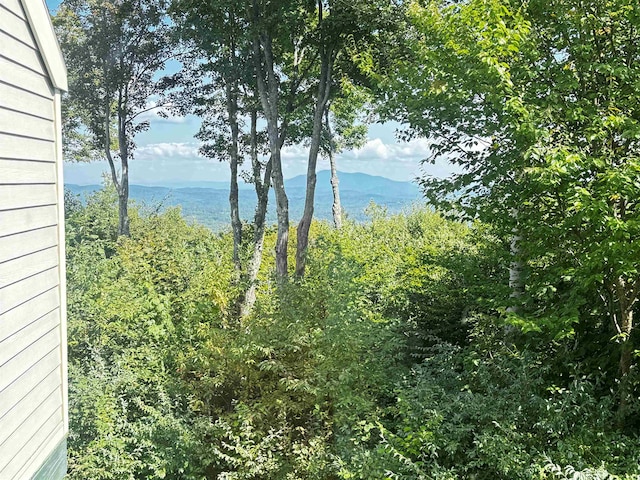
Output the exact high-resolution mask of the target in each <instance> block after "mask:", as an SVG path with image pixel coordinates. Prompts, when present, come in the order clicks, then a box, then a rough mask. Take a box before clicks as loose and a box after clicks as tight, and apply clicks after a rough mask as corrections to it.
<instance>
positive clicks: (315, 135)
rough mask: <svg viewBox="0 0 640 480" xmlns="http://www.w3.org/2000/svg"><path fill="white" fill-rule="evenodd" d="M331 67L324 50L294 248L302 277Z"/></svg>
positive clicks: (329, 55)
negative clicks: (303, 199) (305, 186)
mask: <svg viewBox="0 0 640 480" xmlns="http://www.w3.org/2000/svg"><path fill="white" fill-rule="evenodd" d="M332 67H333V53H332V51H331V50H328V51H326V52H324V55H323V56H322V64H321V66H320V81H319V83H318V96H317V99H316V106H315V111H314V113H313V130H312V133H311V145H310V147H309V162H308V164H307V192H306V195H305V201H304V211H303V213H302V218H301V219H300V223H299V224H298V230H297V236H298V244H297V248H296V276H297V277H303V276H304V272H305V267H306V259H307V247H308V246H309V229H310V228H311V220H312V219H313V206H314V200H315V193H316V165H317V163H318V152H319V150H320V136H321V135H322V126H323V119H324V112H325V109H326V106H327V102H328V101H329V95H330V93H331V70H332Z"/></svg>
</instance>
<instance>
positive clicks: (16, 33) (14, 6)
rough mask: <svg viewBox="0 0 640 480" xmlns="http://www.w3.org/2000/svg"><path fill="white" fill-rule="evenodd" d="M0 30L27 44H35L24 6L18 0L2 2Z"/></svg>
mask: <svg viewBox="0 0 640 480" xmlns="http://www.w3.org/2000/svg"><path fill="white" fill-rule="evenodd" d="M0 31H2V32H6V33H7V34H8V35H11V36H12V37H14V38H17V39H18V40H20V41H21V42H23V43H25V44H27V45H35V41H34V39H33V38H32V37H31V32H30V31H29V25H28V23H27V20H26V17H25V14H24V11H23V10H22V6H21V5H20V4H19V2H18V0H2V3H0Z"/></svg>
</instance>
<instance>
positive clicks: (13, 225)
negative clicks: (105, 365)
mask: <svg viewBox="0 0 640 480" xmlns="http://www.w3.org/2000/svg"><path fill="white" fill-rule="evenodd" d="M45 8H46V7H45V5H44V2H42V1H41V0H36V2H33V1H32V0H0V479H2V480H5V479H6V480H23V479H25V480H26V479H31V478H32V477H33V475H35V474H36V473H37V472H38V471H39V470H40V469H41V468H42V467H43V464H44V463H45V462H46V461H47V459H48V458H49V457H51V456H52V455H54V454H55V455H54V456H55V458H56V459H57V460H59V457H60V456H61V455H62V458H64V452H63V451H62V452H61V451H60V446H61V445H63V446H64V442H63V440H64V438H65V435H66V423H65V422H66V415H67V414H66V411H65V409H66V390H65V389H66V372H65V371H64V369H65V368H66V359H65V358H64V357H65V355H66V348H65V345H66V338H64V337H65V335H66V325H65V323H64V322H65V318H66V316H65V315H66V314H65V312H64V311H63V308H64V307H65V305H66V304H65V301H64V299H63V298H62V295H63V292H64V291H65V288H64V245H63V240H62V241H61V239H63V238H64V230H63V225H61V222H62V221H63V219H62V214H63V206H62V203H61V202H62V194H61V192H62V188H63V187H62V178H61V168H60V167H61V164H60V162H61V146H60V138H61V137H60V128H61V119H60V105H59V93H60V92H59V90H54V85H56V88H58V89H59V88H66V78H65V75H64V65H63V63H62V62H61V60H60V58H61V57H59V56H58V57H56V55H57V54H59V51H58V49H57V45H56V42H55V39H54V37H53V31H52V30H51V28H50V24H48V23H49V20H48V18H47V12H46V10H45ZM34 25H35V26H37V28H34ZM44 30H46V31H44ZM61 307H62V308H61ZM56 462H57V463H56V465H58V464H60V465H62V467H60V465H58V466H57V467H56V469H54V470H51V471H55V477H50V478H51V480H59V479H60V478H62V476H63V473H62V471H63V470H64V462H62V463H60V461H56ZM47 471H49V470H47Z"/></svg>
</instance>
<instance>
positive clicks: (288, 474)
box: [67, 189, 640, 480]
mask: <svg viewBox="0 0 640 480" xmlns="http://www.w3.org/2000/svg"><path fill="white" fill-rule="evenodd" d="M67 203H68V208H67V255H68V270H67V271H68V292H69V369H70V371H69V375H70V394H69V399H70V419H71V432H70V436H69V453H70V461H69V478H70V479H72V480H73V479H158V478H167V479H181V480H182V479H185V480H187V479H188V480H192V479H193V480H204V479H229V480H231V479H247V480H249V479H251V480H263V479H274V480H280V479H283V480H284V479H310V480H311V479H314V480H315V479H318V480H323V479H326V480H329V479H331V480H333V479H458V478H460V479H466V478H469V479H478V480H480V479H505V480H506V479H555V478H628V479H630V478H637V475H638V474H640V469H639V464H638V462H639V458H638V452H640V440H639V439H638V437H637V435H634V434H633V433H629V432H627V433H625V432H621V431H620V430H619V429H618V428H616V405H617V398H616V397H615V393H612V392H616V389H615V385H613V384H611V381H610V380H608V379H609V378H611V377H610V376H608V375H605V374H604V373H603V371H602V370H599V367H598V361H597V358H598V357H599V356H600V354H598V353H597V352H594V351H592V354H591V357H592V358H591V359H590V362H585V361H583V360H584V357H585V354H584V352H585V351H588V349H589V346H590V345H591V346H593V345H594V343H590V342H592V339H591V337H590V336H589V335H587V334H580V328H577V331H578V334H576V335H573V336H570V337H566V338H561V339H555V340H553V339H549V338H547V337H545V336H544V335H542V334H541V333H540V332H530V333H526V334H525V333H518V332H515V331H514V330H513V327H512V326H509V325H507V324H506V323H505V321H504V318H505V316H504V315H503V312H502V310H501V307H500V305H501V304H500V302H499V301H498V300H497V299H500V298H504V297H505V296H507V295H508V289H507V278H506V276H507V275H506V267H507V262H508V258H507V253H508V246H505V245H503V244H502V243H501V242H500V241H498V240H497V239H496V238H495V237H494V236H493V235H492V233H491V231H490V229H489V228H488V227H486V226H484V225H469V224H462V223H456V222H451V221H448V220H444V219H443V218H442V217H440V216H439V215H437V214H435V213H433V212H431V211H429V210H427V209H420V208H416V209H415V210H413V211H410V212H407V213H406V214H403V215H395V216H388V215H386V214H385V212H384V211H381V210H380V209H378V208H375V207H372V208H371V211H370V217H371V218H370V221H368V222H366V223H362V224H356V223H347V224H346V225H345V226H344V227H343V228H342V229H341V230H340V231H337V230H335V229H333V228H332V227H330V226H329V225H327V224H324V223H314V224H313V226H312V230H311V242H312V243H311V248H310V251H309V261H308V267H307V270H308V274H307V275H306V276H305V278H304V279H303V280H300V281H295V282H291V283H288V284H281V283H278V282H276V280H275V277H274V276H273V258H272V256H269V258H265V261H264V265H263V269H262V271H261V275H260V278H259V282H260V283H259V289H258V292H259V294H258V300H257V302H256V306H255V308H254V311H253V313H252V315H251V316H250V317H248V318H245V319H242V320H240V319H238V318H237V317H236V316H235V313H234V312H235V309H234V302H235V300H236V298H237V296H238V292H237V287H235V286H234V278H235V272H234V268H233V263H232V259H231V250H232V248H231V246H232V240H231V238H230V237H231V236H230V234H227V233H222V234H216V233H212V232H211V231H209V230H207V229H205V228H202V227H200V226H197V225H190V224H188V223H187V222H185V220H184V219H183V218H182V217H181V215H180V212H179V211H178V210H169V211H167V212H166V213H162V214H157V213H155V212H153V211H152V210H149V211H145V210H144V209H133V210H132V212H131V238H120V239H118V238H117V235H116V227H115V225H117V209H116V196H115V194H114V193H113V192H110V191H109V190H108V189H107V190H105V191H102V192H99V193H97V194H96V195H95V196H93V197H91V198H90V199H89V200H88V201H87V202H86V203H85V204H83V203H79V202H76V201H73V199H71V198H69V199H68V202H67ZM273 240H274V239H273V235H272V233H270V234H269V235H268V238H267V245H266V247H265V252H272V250H273ZM291 243H292V244H295V242H291ZM578 327H579V325H578ZM601 356H602V357H606V354H605V353H602V354H601Z"/></svg>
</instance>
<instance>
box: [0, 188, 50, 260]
mask: <svg viewBox="0 0 640 480" xmlns="http://www.w3.org/2000/svg"><path fill="white" fill-rule="evenodd" d="M1 189H2V187H0V190H1ZM57 245H58V236H57V228H56V227H46V228H39V229H38V230H32V231H29V232H24V233H19V234H17V235H10V236H8V237H0V263H2V262H8V261H9V260H14V259H16V258H20V257H23V256H25V255H29V254H30V253H33V252H39V251H40V250H44V249H45V248H50V247H55V246H57Z"/></svg>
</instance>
